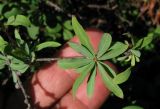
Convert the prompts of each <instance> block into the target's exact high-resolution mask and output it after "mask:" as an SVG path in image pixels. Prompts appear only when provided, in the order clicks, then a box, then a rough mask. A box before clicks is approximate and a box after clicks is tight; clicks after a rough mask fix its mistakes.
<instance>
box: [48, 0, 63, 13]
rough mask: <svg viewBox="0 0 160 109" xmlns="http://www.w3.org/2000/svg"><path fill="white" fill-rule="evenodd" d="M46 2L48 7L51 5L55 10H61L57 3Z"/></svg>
mask: <svg viewBox="0 0 160 109" xmlns="http://www.w3.org/2000/svg"><path fill="white" fill-rule="evenodd" d="M46 4H47V5H48V6H50V7H53V8H54V9H55V10H56V11H58V12H63V9H62V8H60V7H59V6H58V5H57V4H55V3H53V2H51V1H49V0H48V1H46Z"/></svg>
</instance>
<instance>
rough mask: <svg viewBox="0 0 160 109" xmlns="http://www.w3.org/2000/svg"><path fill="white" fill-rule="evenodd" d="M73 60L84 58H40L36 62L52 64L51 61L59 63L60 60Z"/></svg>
mask: <svg viewBox="0 0 160 109" xmlns="http://www.w3.org/2000/svg"><path fill="white" fill-rule="evenodd" d="M73 58H83V56H74V57H63V58H39V59H36V62H45V61H46V62H50V61H58V60H60V59H73Z"/></svg>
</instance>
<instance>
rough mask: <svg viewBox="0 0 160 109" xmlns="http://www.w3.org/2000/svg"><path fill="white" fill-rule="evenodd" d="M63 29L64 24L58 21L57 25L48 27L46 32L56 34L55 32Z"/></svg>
mask: <svg viewBox="0 0 160 109" xmlns="http://www.w3.org/2000/svg"><path fill="white" fill-rule="evenodd" d="M61 29H62V26H61V25H60V24H59V23H57V25H56V26H55V27H54V28H50V27H48V26H47V27H46V32H47V33H49V34H55V33H58V32H60V31H61Z"/></svg>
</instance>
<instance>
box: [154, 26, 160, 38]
mask: <svg viewBox="0 0 160 109" xmlns="http://www.w3.org/2000/svg"><path fill="white" fill-rule="evenodd" d="M154 33H155V34H157V35H158V36H159V35H160V26H157V27H156V29H155V30H154Z"/></svg>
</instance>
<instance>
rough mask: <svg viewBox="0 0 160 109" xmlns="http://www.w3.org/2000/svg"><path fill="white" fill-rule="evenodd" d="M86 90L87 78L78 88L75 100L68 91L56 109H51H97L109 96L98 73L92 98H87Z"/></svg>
mask: <svg viewBox="0 0 160 109" xmlns="http://www.w3.org/2000/svg"><path fill="white" fill-rule="evenodd" d="M109 65H111V64H109ZM86 88H87V78H86V79H85V81H84V82H83V83H82V85H81V86H80V87H79V89H78V91H77V94H76V98H74V97H73V96H72V91H70V92H69V93H68V94H66V95H65V96H64V97H63V98H62V99H61V100H60V101H59V103H57V106H56V107H57V108H53V109H63V108H65V109H99V108H100V106H101V105H102V104H103V103H104V101H105V100H106V98H107V97H108V96H109V94H110V92H109V90H108V89H107V88H106V87H105V85H104V84H103V82H102V80H101V77H100V75H99V73H98V72H97V75H96V79H95V87H94V93H93V96H91V97H88V96H87V91H86Z"/></svg>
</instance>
